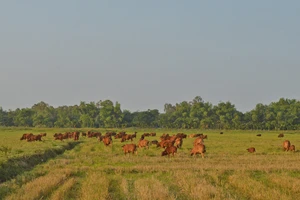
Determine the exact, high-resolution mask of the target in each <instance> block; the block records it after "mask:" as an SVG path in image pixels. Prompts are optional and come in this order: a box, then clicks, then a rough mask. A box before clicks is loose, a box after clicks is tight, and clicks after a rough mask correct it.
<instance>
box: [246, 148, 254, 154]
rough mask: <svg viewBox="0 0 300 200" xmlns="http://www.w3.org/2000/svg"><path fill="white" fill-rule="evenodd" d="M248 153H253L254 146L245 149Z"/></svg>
mask: <svg viewBox="0 0 300 200" xmlns="http://www.w3.org/2000/svg"><path fill="white" fill-rule="evenodd" d="M246 150H247V151H248V152H249V153H254V152H255V148H254V147H250V148H248V149H246Z"/></svg>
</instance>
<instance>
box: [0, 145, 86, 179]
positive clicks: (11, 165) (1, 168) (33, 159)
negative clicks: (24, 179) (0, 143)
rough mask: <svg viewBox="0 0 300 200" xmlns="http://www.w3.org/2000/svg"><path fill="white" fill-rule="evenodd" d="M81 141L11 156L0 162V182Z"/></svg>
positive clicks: (71, 147)
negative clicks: (29, 153)
mask: <svg viewBox="0 0 300 200" xmlns="http://www.w3.org/2000/svg"><path fill="white" fill-rule="evenodd" d="M80 143H81V142H68V143H67V144H66V145H64V146H62V147H61V148H55V149H47V150H45V151H40V152H36V153H35V154H33V155H29V156H22V157H19V158H11V159H8V160H7V161H6V162H4V163H2V164H0V183H3V182H5V181H9V180H10V179H13V178H14V177H16V176H18V175H20V174H22V173H23V172H26V171H30V170H32V169H33V168H34V167H35V166H36V165H38V164H41V163H43V162H46V161H47V160H49V159H51V158H55V157H56V156H58V155H60V154H63V153H64V152H65V151H66V150H71V149H73V148H74V147H75V146H76V145H78V144H80Z"/></svg>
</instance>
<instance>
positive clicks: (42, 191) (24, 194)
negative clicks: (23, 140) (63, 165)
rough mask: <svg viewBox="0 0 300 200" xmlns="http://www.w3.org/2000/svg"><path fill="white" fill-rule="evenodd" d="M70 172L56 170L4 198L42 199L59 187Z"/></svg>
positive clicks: (21, 199)
mask: <svg viewBox="0 0 300 200" xmlns="http://www.w3.org/2000/svg"><path fill="white" fill-rule="evenodd" d="M70 175H71V172H70V171H68V170H57V171H52V172H51V173H49V174H47V175H45V176H41V177H38V178H36V179H34V180H32V181H30V182H28V183H26V184H25V185H23V186H22V187H21V188H20V189H19V190H17V191H15V193H14V194H12V195H10V196H8V197H6V198H5V199H7V200H10V199H11V200H15V199H20V200H31V199H42V198H44V197H45V196H48V195H49V194H50V193H51V192H52V191H53V190H55V189H56V187H59V186H60V185H61V184H62V183H63V182H64V181H65V180H66V179H67V178H68V177H69V176H70Z"/></svg>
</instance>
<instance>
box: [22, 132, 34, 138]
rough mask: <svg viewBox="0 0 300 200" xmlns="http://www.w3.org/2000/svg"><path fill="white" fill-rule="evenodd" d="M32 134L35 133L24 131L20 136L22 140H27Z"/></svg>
mask: <svg viewBox="0 0 300 200" xmlns="http://www.w3.org/2000/svg"><path fill="white" fill-rule="evenodd" d="M31 135H33V134H32V133H24V134H23V135H22V137H21V138H20V140H27V139H28V138H30V137H31Z"/></svg>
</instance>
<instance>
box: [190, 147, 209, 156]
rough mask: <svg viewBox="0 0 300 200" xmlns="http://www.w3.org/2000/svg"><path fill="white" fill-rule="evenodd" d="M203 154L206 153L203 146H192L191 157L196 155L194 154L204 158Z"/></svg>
mask: <svg viewBox="0 0 300 200" xmlns="http://www.w3.org/2000/svg"><path fill="white" fill-rule="evenodd" d="M205 152H206V150H205V145H204V144H197V145H194V147H193V149H192V150H191V156H193V155H196V154H201V156H202V158H204V153H205Z"/></svg>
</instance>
